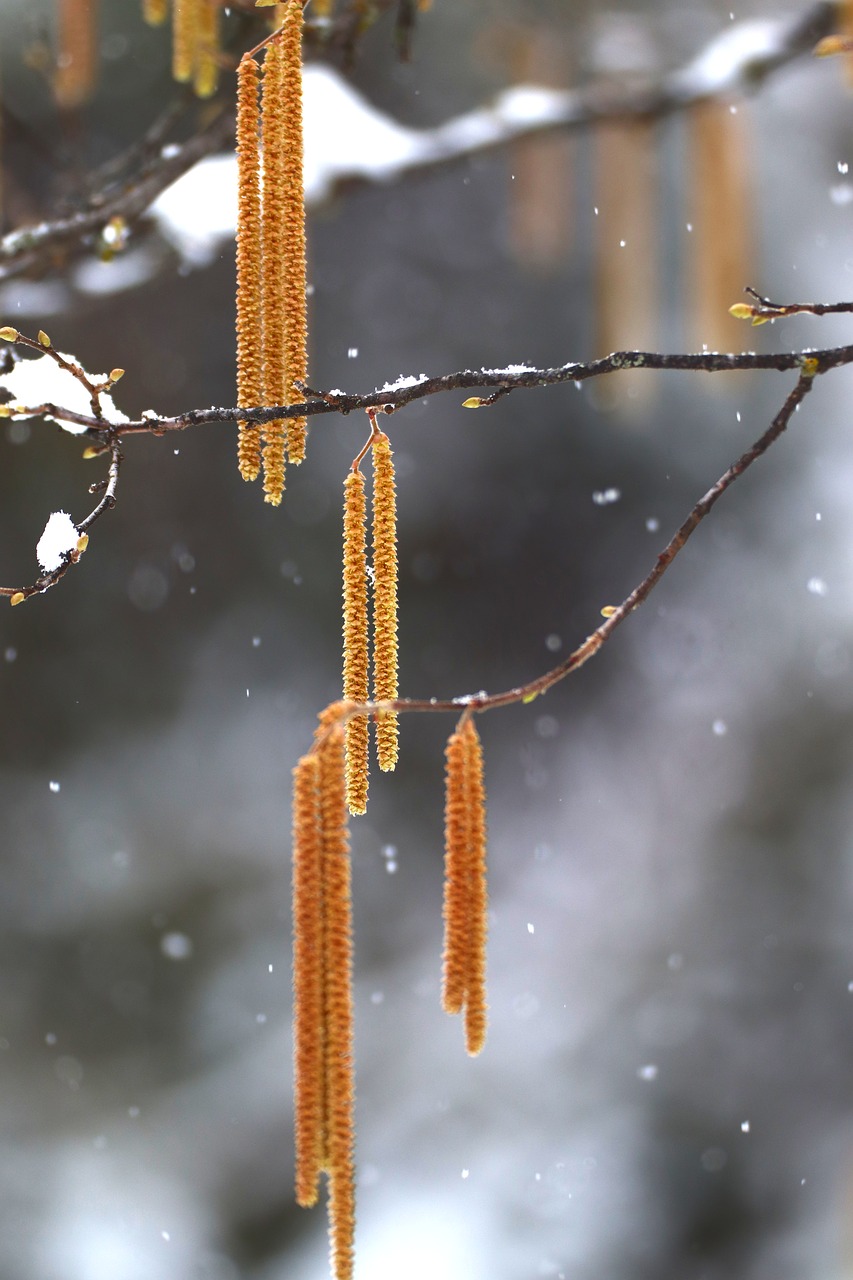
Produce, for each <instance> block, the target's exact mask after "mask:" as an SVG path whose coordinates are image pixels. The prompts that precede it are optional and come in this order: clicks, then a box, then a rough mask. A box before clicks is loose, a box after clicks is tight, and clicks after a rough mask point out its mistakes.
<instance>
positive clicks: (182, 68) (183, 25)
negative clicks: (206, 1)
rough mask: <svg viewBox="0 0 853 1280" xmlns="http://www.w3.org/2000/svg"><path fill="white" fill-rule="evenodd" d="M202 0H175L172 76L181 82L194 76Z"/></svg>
mask: <svg viewBox="0 0 853 1280" xmlns="http://www.w3.org/2000/svg"><path fill="white" fill-rule="evenodd" d="M200 8H201V0H174V3H173V6H172V77H173V78H174V79H175V80H177V81H178V82H179V83H180V84H188V83H189V82H190V80H192V78H193V71H194V70H195V60H196V43H197V40H198V29H199V19H200Z"/></svg>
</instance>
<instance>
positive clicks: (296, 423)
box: [280, 0, 308, 465]
mask: <svg viewBox="0 0 853 1280" xmlns="http://www.w3.org/2000/svg"><path fill="white" fill-rule="evenodd" d="M280 43H281V57H282V62H283V67H284V75H283V84H282V99H281V112H282V118H283V119H282V128H283V132H284V154H283V157H282V188H281V190H282V198H283V201H284V208H285V217H284V227H283V240H282V258H283V268H284V272H283V276H282V279H281V283H280V288H281V291H282V302H283V305H284V316H285V334H284V364H285V370H284V380H285V387H284V395H285V400H284V402H285V404H298V403H299V402H300V401H302V400H304V399H305V396H304V393H303V392H302V391H301V390H300V389H299V388H298V387H297V386H296V383H297V381H299V382H304V381H305V379H306V378H307V376H308V321H307V315H306V299H307V280H306V266H305V186H304V179H303V156H302V0H289V3H288V4H287V5H286V6H285V9H284V21H283V24H282V30H281V37H280ZM305 439H306V421H305V419H304V418H289V419H288V420H287V457H288V461H289V462H292V463H294V464H297V465H298V464H299V463H300V462H302V460H303V459H304V457H305Z"/></svg>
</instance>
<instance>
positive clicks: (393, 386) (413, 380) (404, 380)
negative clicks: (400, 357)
mask: <svg viewBox="0 0 853 1280" xmlns="http://www.w3.org/2000/svg"><path fill="white" fill-rule="evenodd" d="M426 381H427V376H426V374H425V373H419V374H418V375H417V377H415V375H414V374H413V373H401V374H400V376H399V378H396V379H395V380H394V382H386V383H385V386H384V387H377V388H376V390H377V391H378V392H379V394H380V395H381V394H382V392H383V391H402V390H403V388H404V387H417V386H419V385H420V384H421V383H422V382H426Z"/></svg>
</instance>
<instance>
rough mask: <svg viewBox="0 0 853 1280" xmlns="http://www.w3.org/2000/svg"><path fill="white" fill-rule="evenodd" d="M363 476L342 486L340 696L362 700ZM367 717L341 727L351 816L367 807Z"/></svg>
mask: <svg viewBox="0 0 853 1280" xmlns="http://www.w3.org/2000/svg"><path fill="white" fill-rule="evenodd" d="M365 519H366V503H365V497H364V476H363V475H362V473H361V472H360V471H358V470H356V471H350V472H349V474H348V475H347V478H346V480H345V482H344V570H343V615H344V619H343V633H344V672H343V676H344V697H345V698H346V699H348V700H350V701H352V702H366V701H367V696H368V678H369V671H368V667H369V658H368V623H367V548H366V531H365ZM368 727H369V726H368V720H367V716H353V717H352V718H351V719H350V720H349V722H348V723H347V729H346V758H347V763H346V783H347V805H348V807H349V811H350V813H353V814H357V813H364V812H365V811H366V809H367V787H368V782H367V774H368V758H369V752H368Z"/></svg>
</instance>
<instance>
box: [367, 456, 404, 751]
mask: <svg viewBox="0 0 853 1280" xmlns="http://www.w3.org/2000/svg"><path fill="white" fill-rule="evenodd" d="M372 450H373V696H374V698H375V699H376V700H377V702H386V701H393V700H394V699H395V698H396V697H397V695H398V685H397V499H396V492H395V486H394V461H393V456H392V454H391V442H390V441H389V439H388V437H387V436H386V435H385V433H384V432H380V433H379V434H378V435H377V436H375V437H374V439H373V443H372ZM397 739H398V725H397V715H396V713H394V712H385V713H379V714H378V715H377V718H376V752H377V758H378V760H379V768H380V769H383V770H385V771H386V772H387V771H389V770H391V769H393V768H394V766H395V765H396V763H397V753H398V741H397Z"/></svg>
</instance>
